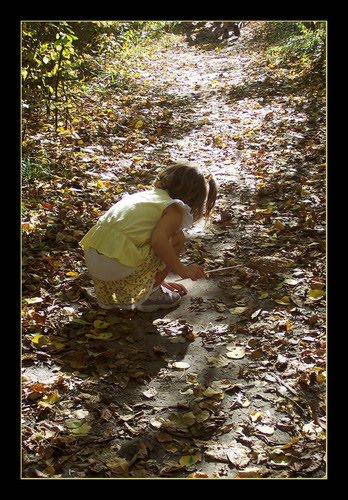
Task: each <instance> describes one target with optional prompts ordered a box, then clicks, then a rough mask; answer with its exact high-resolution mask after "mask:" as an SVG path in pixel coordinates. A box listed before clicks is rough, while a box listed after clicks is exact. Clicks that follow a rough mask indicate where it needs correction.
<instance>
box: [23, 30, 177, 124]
mask: <svg viewBox="0 0 348 500" xmlns="http://www.w3.org/2000/svg"><path fill="white" fill-rule="evenodd" d="M172 24H173V23H171V22H167V21H129V22H120V21H72V22H67V21H58V22H48V21H35V22H23V23H22V98H23V115H24V117H25V116H26V115H29V116H32V115H33V114H34V113H35V114H36V115H39V116H42V115H43V114H45V115H46V119H51V122H52V121H53V124H54V126H55V129H56V130H57V128H58V126H59V120H63V125H64V126H65V127H67V125H68V123H69V122H70V121H71V120H72V114H73V111H74V110H75V108H76V107H77V106H76V96H77V95H78V93H79V92H80V91H81V90H83V88H82V87H83V85H84V81H85V80H86V79H88V78H89V77H90V76H92V75H93V74H95V73H98V72H99V68H98V67H97V66H96V63H95V57H96V56H98V55H100V54H103V55H105V56H113V57H116V56H117V57H118V58H119V59H120V60H122V59H123V60H124V59H127V58H130V57H131V58H135V57H142V56H143V53H144V48H145V46H146V43H147V41H148V40H150V39H152V40H153V39H157V38H159V37H160V36H161V35H162V34H163V33H164V32H165V31H168V29H170V28H171V26H172ZM116 80H117V75H116V74H115V75H113V83H115V85H116V84H117V82H116ZM120 85H121V86H122V85H123V82H120Z"/></svg>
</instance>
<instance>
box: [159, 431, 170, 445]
mask: <svg viewBox="0 0 348 500" xmlns="http://www.w3.org/2000/svg"><path fill="white" fill-rule="evenodd" d="M155 437H156V439H157V441H158V442H159V443H167V442H168V441H173V437H172V436H171V435H170V434H168V433H167V432H159V433H158V434H156V436H155Z"/></svg>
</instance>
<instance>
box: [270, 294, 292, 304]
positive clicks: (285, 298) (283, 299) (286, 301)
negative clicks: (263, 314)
mask: <svg viewBox="0 0 348 500" xmlns="http://www.w3.org/2000/svg"><path fill="white" fill-rule="evenodd" d="M274 302H276V303H277V304H281V305H283V306H289V305H290V297H288V296H287V295H284V296H283V297H281V298H280V299H274Z"/></svg>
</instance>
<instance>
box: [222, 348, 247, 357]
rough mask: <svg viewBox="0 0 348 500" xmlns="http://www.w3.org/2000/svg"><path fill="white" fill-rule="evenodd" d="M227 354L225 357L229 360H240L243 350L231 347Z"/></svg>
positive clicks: (243, 354) (243, 353)
mask: <svg viewBox="0 0 348 500" xmlns="http://www.w3.org/2000/svg"><path fill="white" fill-rule="evenodd" d="M227 349H228V352H227V353H226V356H227V357H228V358H231V359H242V358H244V356H245V350H244V347H238V346H237V347H233V348H228V347H227Z"/></svg>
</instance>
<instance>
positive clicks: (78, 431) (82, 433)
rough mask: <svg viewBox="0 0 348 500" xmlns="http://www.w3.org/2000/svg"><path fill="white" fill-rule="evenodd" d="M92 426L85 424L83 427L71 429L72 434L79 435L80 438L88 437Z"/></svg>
mask: <svg viewBox="0 0 348 500" xmlns="http://www.w3.org/2000/svg"><path fill="white" fill-rule="evenodd" d="M91 428H92V427H91V426H90V425H88V424H86V423H84V424H82V425H80V426H79V427H76V428H75V429H71V430H70V432H72V433H73V434H77V435H79V436H86V434H88V433H89V431H90V430H91Z"/></svg>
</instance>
